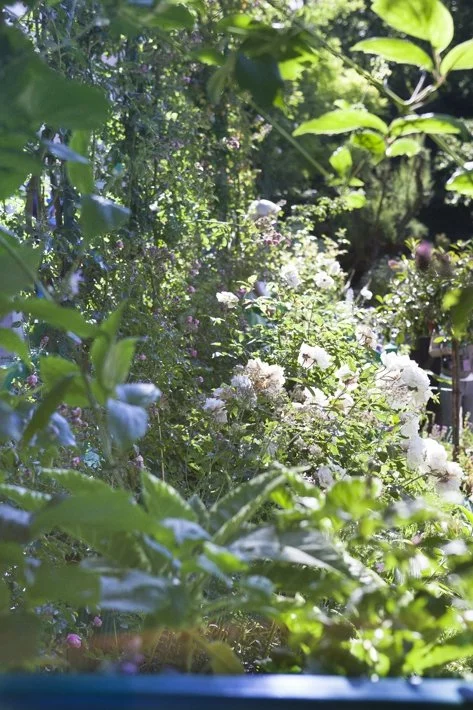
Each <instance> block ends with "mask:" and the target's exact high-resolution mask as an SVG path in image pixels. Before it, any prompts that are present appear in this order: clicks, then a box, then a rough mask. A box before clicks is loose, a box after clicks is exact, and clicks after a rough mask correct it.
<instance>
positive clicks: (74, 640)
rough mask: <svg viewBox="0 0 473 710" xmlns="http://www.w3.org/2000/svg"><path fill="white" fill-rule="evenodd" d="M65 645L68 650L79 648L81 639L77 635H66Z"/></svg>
mask: <svg viewBox="0 0 473 710" xmlns="http://www.w3.org/2000/svg"><path fill="white" fill-rule="evenodd" d="M66 643H67V645H68V646H69V647H70V648H80V647H81V646H82V639H81V637H80V636H78V635H77V634H67V636H66Z"/></svg>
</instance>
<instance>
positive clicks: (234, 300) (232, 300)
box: [215, 291, 239, 308]
mask: <svg viewBox="0 0 473 710" xmlns="http://www.w3.org/2000/svg"><path fill="white" fill-rule="evenodd" d="M215 295H216V298H217V301H218V302H219V303H221V304H222V305H223V306H225V307H226V308H235V307H236V306H237V304H238V301H239V298H238V296H235V294H234V293H231V291H219V292H218V293H216V294H215Z"/></svg>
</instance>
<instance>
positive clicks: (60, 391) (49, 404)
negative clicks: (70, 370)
mask: <svg viewBox="0 0 473 710" xmlns="http://www.w3.org/2000/svg"><path fill="white" fill-rule="evenodd" d="M71 379H72V375H66V377H63V379H62V380H59V382H57V383H56V384H55V385H54V387H53V388H52V390H50V391H49V392H48V393H47V395H46V396H45V398H44V399H43V400H42V402H41V404H40V405H39V406H38V407H37V408H36V409H35V411H34V413H33V416H32V417H31V419H30V421H29V422H28V425H27V427H26V429H25V432H24V434H23V442H24V444H28V443H29V442H30V441H31V439H32V438H33V436H34V435H35V434H36V432H37V431H41V430H42V429H45V428H46V427H47V425H48V424H49V420H50V418H51V416H52V415H53V414H54V413H55V411H56V409H57V408H58V407H59V405H60V404H62V402H64V396H65V394H66V392H67V390H68V389H69V387H70V385H71Z"/></svg>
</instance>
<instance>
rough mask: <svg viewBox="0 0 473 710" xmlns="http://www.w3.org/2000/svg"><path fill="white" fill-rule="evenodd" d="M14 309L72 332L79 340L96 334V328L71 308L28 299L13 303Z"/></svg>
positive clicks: (40, 299)
mask: <svg viewBox="0 0 473 710" xmlns="http://www.w3.org/2000/svg"><path fill="white" fill-rule="evenodd" d="M15 309H16V310H18V311H22V312H24V313H28V314H29V315H30V316H33V317H34V318H38V320H42V321H45V322H46V323H49V325H52V326H54V327H55V328H58V329H59V330H64V331H66V332H72V333H74V334H75V335H78V336H79V337H81V338H93V337H94V335H96V334H97V331H98V328H97V327H96V326H94V325H91V324H90V323H87V321H86V320H85V318H84V316H83V315H82V314H81V313H80V312H79V311H75V310H73V309H72V308H65V307H63V306H58V305H57V304H56V303H52V302H51V301H46V300H44V299H42V298H28V299H24V300H21V301H17V302H15Z"/></svg>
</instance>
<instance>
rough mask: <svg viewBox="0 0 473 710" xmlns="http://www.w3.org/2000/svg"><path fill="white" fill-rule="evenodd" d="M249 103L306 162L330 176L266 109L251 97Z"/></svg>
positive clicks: (327, 176)
mask: <svg viewBox="0 0 473 710" xmlns="http://www.w3.org/2000/svg"><path fill="white" fill-rule="evenodd" d="M249 103H250V104H251V106H252V107H253V108H254V109H255V111H257V112H258V113H259V114H260V115H261V116H263V118H264V120H265V121H267V122H268V123H269V124H270V125H271V126H272V127H273V128H274V129H275V130H276V131H277V132H278V133H279V134H280V135H281V136H282V137H283V138H285V139H286V140H287V141H289V143H290V144H291V145H292V146H293V147H294V148H295V149H296V150H297V151H298V152H299V153H300V154H301V155H302V156H303V157H304V158H305V159H306V160H307V162H309V163H310V164H311V165H312V166H313V167H314V168H315V169H316V170H318V172H319V173H321V174H322V175H323V176H324V177H325V178H329V177H331V175H330V173H329V171H328V170H326V169H325V168H324V166H323V165H322V164H321V163H319V162H318V161H317V160H315V158H313V157H312V156H311V154H310V153H309V152H308V151H307V150H306V149H305V148H304V147H303V146H302V145H301V144H300V143H298V141H296V139H295V138H293V137H292V136H291V134H290V133H289V132H288V131H286V129H285V128H284V127H283V126H281V124H280V123H278V121H276V119H275V118H273V117H272V116H270V115H269V114H268V113H266V111H263V109H262V108H260V107H259V106H258V104H256V103H255V102H254V101H253V100H252V99H250V100H249Z"/></svg>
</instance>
